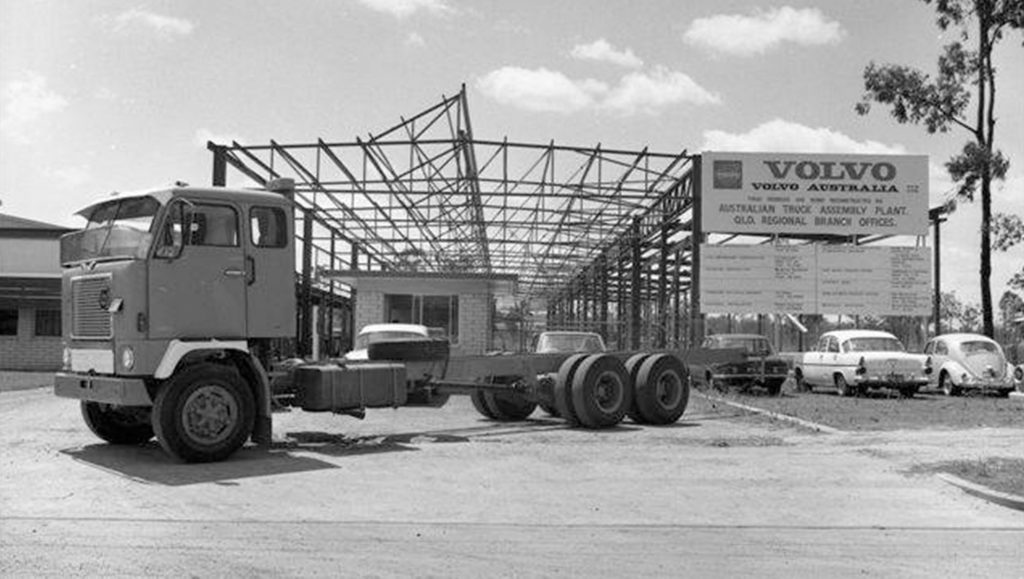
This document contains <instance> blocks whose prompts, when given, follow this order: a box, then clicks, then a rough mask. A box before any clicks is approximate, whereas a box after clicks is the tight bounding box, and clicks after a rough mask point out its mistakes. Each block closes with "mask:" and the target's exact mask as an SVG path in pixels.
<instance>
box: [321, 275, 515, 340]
mask: <svg viewBox="0 0 1024 579" xmlns="http://www.w3.org/2000/svg"><path fill="white" fill-rule="evenodd" d="M331 277H332V278H333V279H335V280H337V281H340V282H342V283H344V284H348V285H350V286H352V288H353V289H354V292H353V294H354V300H355V312H354V314H353V317H354V323H353V326H354V329H355V331H357V332H358V331H359V329H360V328H362V327H363V326H366V325H368V324H380V323H387V322H399V323H406V324H423V325H424V326H427V327H428V328H430V329H431V330H432V331H434V332H436V333H437V334H439V335H444V336H445V337H447V338H448V339H449V341H450V342H451V344H452V350H451V351H452V354H453V355H471V354H483V353H484V352H486V351H487V350H490V349H492V344H491V336H492V329H493V319H492V316H493V312H494V298H495V296H496V295H498V294H511V293H513V292H514V286H515V282H516V276H514V275H490V274H470V273H466V274H460V273H445V274H439V273H423V272H387V271H383V272H382V271H353V270H349V271H337V272H331Z"/></svg>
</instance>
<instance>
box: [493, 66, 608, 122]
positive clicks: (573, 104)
mask: <svg viewBox="0 0 1024 579" xmlns="http://www.w3.org/2000/svg"><path fill="white" fill-rule="evenodd" d="M476 87H477V89H478V90H479V91H480V92H482V93H483V94H484V95H485V96H488V97H490V98H492V99H494V100H495V101H497V102H499V103H501V104H504V105H510V106H514V107H518V108H522V109H526V110H530V111H540V112H556V113H572V112H577V111H581V110H584V109H586V108H589V107H592V106H594V105H595V103H596V99H597V97H599V96H600V95H602V94H603V93H605V92H607V90H608V86H607V85H606V84H604V83H602V82H600V81H596V80H592V79H585V80H573V79H570V78H569V77H567V76H565V75H564V74H562V73H560V72H557V71H552V70H548V69H546V68H538V69H536V70H528V69H525V68H519V67H515V66H506V67H503V68H499V69H498V70H494V71H491V72H489V73H487V74H486V75H484V76H483V77H481V78H480V79H478V80H477V82H476Z"/></svg>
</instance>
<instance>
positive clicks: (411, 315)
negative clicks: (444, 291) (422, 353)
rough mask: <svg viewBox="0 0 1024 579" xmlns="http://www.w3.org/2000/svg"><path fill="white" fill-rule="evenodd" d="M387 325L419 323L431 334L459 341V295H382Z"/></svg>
mask: <svg viewBox="0 0 1024 579" xmlns="http://www.w3.org/2000/svg"><path fill="white" fill-rule="evenodd" d="M384 316H385V320H384V321H386V322H393V323H400V324H422V325H424V326H426V327H427V328H428V329H429V330H430V333H431V335H432V336H433V335H436V336H438V337H444V338H448V341H450V342H451V343H453V344H456V343H458V341H459V296H421V295H407V294H406V295H403V294H385V295H384Z"/></svg>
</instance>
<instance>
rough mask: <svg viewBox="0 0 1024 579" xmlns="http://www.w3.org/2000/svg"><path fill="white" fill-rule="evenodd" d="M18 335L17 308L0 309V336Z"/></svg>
mask: <svg viewBox="0 0 1024 579" xmlns="http://www.w3.org/2000/svg"><path fill="white" fill-rule="evenodd" d="M17 335H18V310H16V309H13V308H4V309H0V336H17Z"/></svg>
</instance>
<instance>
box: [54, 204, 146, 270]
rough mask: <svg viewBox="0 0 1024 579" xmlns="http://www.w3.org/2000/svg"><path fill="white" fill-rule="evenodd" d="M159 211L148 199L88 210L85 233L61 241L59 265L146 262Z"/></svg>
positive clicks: (83, 230)
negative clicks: (125, 260)
mask: <svg viewBox="0 0 1024 579" xmlns="http://www.w3.org/2000/svg"><path fill="white" fill-rule="evenodd" d="M159 209H160V202H159V201H157V200H156V199H154V198H153V197H150V196H148V195H147V196H143V197H126V198H122V199H111V200H110V201H107V202H104V203H100V204H98V205H94V206H92V207H90V208H88V209H87V210H85V212H83V213H82V215H83V216H84V217H85V219H86V225H85V229H82V230H80V231H75V232H73V233H68V234H67V235H65V236H63V237H61V239H60V262H61V264H63V265H68V264H71V263H77V262H81V261H90V260H108V259H143V258H145V257H146V254H147V253H148V252H149V245H150V243H151V241H152V238H153V234H152V227H153V220H154V218H155V217H156V214H157V211H158V210H159Z"/></svg>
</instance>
